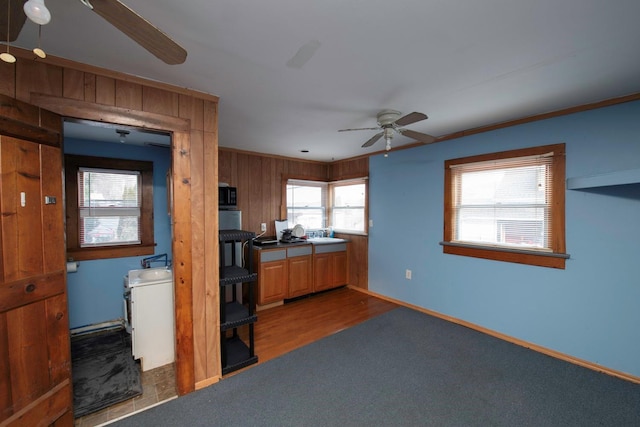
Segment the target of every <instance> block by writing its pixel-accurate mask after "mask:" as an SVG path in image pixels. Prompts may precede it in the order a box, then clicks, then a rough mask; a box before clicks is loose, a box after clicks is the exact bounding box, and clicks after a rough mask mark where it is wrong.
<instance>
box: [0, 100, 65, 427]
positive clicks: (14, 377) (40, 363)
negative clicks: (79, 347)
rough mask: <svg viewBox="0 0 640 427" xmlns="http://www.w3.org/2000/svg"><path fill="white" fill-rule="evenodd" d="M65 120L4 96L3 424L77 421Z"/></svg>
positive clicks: (0, 232) (0, 117) (0, 231)
mask: <svg viewBox="0 0 640 427" xmlns="http://www.w3.org/2000/svg"><path fill="white" fill-rule="evenodd" d="M61 127H62V120H61V118H60V116H57V115H55V114H53V113H50V112H47V111H44V110H41V109H39V108H38V107H34V106H31V105H28V104H25V103H23V102H20V101H17V100H15V99H13V98H9V97H6V96H0V173H1V176H2V181H1V182H0V212H1V215H0V249H1V253H0V425H2V426H5V425H7V426H26V425H29V426H36V425H45V426H46V425H55V426H71V425H73V412H72V389H71V387H72V386H71V362H70V344H69V322H68V319H67V291H66V271H65V270H66V268H65V266H66V263H65V261H66V260H65V245H64V229H63V225H64V218H63V203H64V200H63V194H62V153H61ZM45 199H46V202H45Z"/></svg>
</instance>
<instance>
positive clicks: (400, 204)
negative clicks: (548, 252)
mask: <svg viewBox="0 0 640 427" xmlns="http://www.w3.org/2000/svg"><path fill="white" fill-rule="evenodd" d="M563 142H564V143H566V151H567V156H566V165H567V172H566V177H567V178H571V177H576V176H584V175H592V174H597V173H605V172H613V171H618V170H625V169H637V168H640V102H634V103H627V104H620V105H616V106H612V107H607V108H602V109H598V110H591V111H586V112H581V113H576V114H572V115H568V116H562V117H556V118H553V119H549V120H544V121H538V122H533V123H527V124H524V125H519V126H514V127H510V128H506V129H500V130H496V131H492V132H487V133H483V134H479V135H472V136H468V137H464V138H460V139H457V140H452V141H446V142H443V143H439V144H433V145H426V146H421V147H418V148H413V149H408V150H403V151H398V152H392V153H391V154H390V155H389V157H388V158H384V157H383V156H375V157H372V158H371V159H370V189H369V191H370V219H372V220H373V223H374V226H373V227H372V228H370V230H369V289H370V290H371V291H373V292H376V293H379V294H383V295H386V296H389V297H391V298H395V299H398V300H401V301H405V302H407V303H410V304H414V305H417V306H420V307H423V308H426V309H430V310H434V311H436V312H439V313H442V314H446V315H449V316H453V317H456V318H458V319H462V320H465V321H468V322H471V323H474V324H476V325H480V326H483V327H485V328H489V329H492V330H495V331H498V332H501V333H504V334H507V335H509V336H512V337H515V338H518V339H521V340H524V341H528V342H531V343H535V344H538V345H541V346H543V347H547V348H550V349H554V350H556V351H559V352H562V353H565V354H568V355H572V356H574V357H577V358H580V359H585V360H588V361H590V362H594V363H597V364H601V365H603V366H606V367H608V368H610V369H614V370H618V371H622V372H626V373H629V374H632V375H635V376H637V377H640V339H639V337H640V335H639V333H638V328H639V327H640V307H639V306H640V274H639V272H640V270H639V267H638V266H639V265H640V250H639V245H640V184H634V185H627V186H619V187H609V188H605V189H598V190H597V191H595V190H592V191H576V190H567V192H566V242H567V252H568V253H569V254H570V255H571V258H570V259H569V260H567V263H566V269H565V270H557V269H551V268H544V267H533V266H526V265H520V264H513V263H506V262H499V261H491V260H483V259H476V258H469V257H463V256H458V255H448V254H443V253H442V247H441V246H440V245H439V242H440V241H441V240H442V238H443V192H444V183H443V179H444V161H445V160H447V159H453V158H458V157H464V156H470V155H475V154H482V153H490V152H497V151H504V150H510V149H515V148H523V147H532V146H539V145H547V144H556V143H563ZM406 269H410V270H412V273H413V274H412V276H413V278H412V280H407V279H405V270H406Z"/></svg>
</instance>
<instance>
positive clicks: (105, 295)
mask: <svg viewBox="0 0 640 427" xmlns="http://www.w3.org/2000/svg"><path fill="white" fill-rule="evenodd" d="M63 151H64V154H65V155H74V156H91V157H98V158H109V159H119V161H122V162H127V161H145V162H151V163H153V215H152V216H153V230H154V239H153V240H154V242H153V243H154V245H155V246H154V250H153V254H152V255H149V256H128V257H126V256H125V257H115V258H105V259H92V260H82V261H78V262H76V263H74V266H75V265H77V269H75V271H74V272H69V273H68V274H67V289H68V297H69V322H70V330H71V341H72V360H77V361H78V362H77V365H78V366H80V363H81V362H80V360H82V364H83V365H82V366H85V365H84V364H85V363H86V362H87V361H86V360H85V359H86V358H84V357H83V358H81V359H75V358H74V354H73V351H74V348H76V349H79V350H78V351H80V350H82V349H83V347H86V345H80V344H78V343H80V342H82V343H90V342H94V343H95V345H96V346H100V345H101V344H99V343H100V342H101V341H100V339H102V340H103V341H104V340H107V342H109V341H108V340H113V339H114V338H112V337H113V336H114V335H117V336H119V337H120V338H115V341H114V342H117V344H118V345H124V346H128V349H127V351H128V356H129V358H131V359H133V356H132V348H131V347H132V342H131V335H129V334H126V328H125V323H126V322H125V321H126V320H127V311H126V301H125V299H124V298H123V297H124V295H125V294H126V292H125V291H126V290H125V287H124V285H125V276H127V274H128V272H129V271H131V270H139V269H142V265H141V261H142V260H143V259H147V260H148V259H149V258H155V256H156V255H160V256H161V257H160V258H159V259H158V261H162V265H163V266H165V267H166V266H167V264H170V261H171V260H172V259H173V256H172V234H173V221H172V220H171V216H170V214H171V204H170V201H171V200H170V199H171V198H170V196H169V195H170V193H171V191H170V190H171V188H170V180H169V179H168V177H170V175H171V174H170V171H171V164H172V154H171V153H172V150H171V134H170V133H169V132H163V131H149V130H146V129H141V128H137V127H131V126H124V125H115V124H110V123H104V122H92V121H89V120H77V119H65V121H64V145H63ZM103 185H108V184H106V183H105V184H103ZM90 191H91V197H90V198H91V200H92V201H93V202H92V203H98V204H105V205H108V206H118V200H116V199H117V195H115V196H114V195H110V196H107V193H109V190H108V189H100V188H99V187H98V184H93V186H92V189H91V190H90ZM121 192H122V191H120V193H121ZM67 193H69V191H68V190H67ZM86 219H87V218H86V217H85V218H84V221H82V224H84V223H85V222H86ZM91 220H92V221H93V222H90V223H88V224H89V225H87V226H86V227H85V228H86V230H85V231H86V236H88V237H87V241H89V244H96V245H100V244H102V242H105V243H106V244H109V242H110V239H112V238H113V237H114V236H113V235H115V234H116V233H117V231H119V230H121V228H122V227H118V226H117V224H115V223H114V221H115V222H116V223H117V222H119V221H120V222H122V221H121V219H120V218H119V217H116V218H115V219H114V218H109V217H101V216H99V215H98V216H97V217H96V218H95V219H94V218H91ZM94 223H95V224H94ZM112 223H113V224H112ZM90 227H91V228H90ZM92 233H93V234H92ZM109 233H111V234H109ZM96 236H97V237H96ZM89 237H91V239H93V240H91V239H89ZM116 241H117V239H116ZM162 255H165V256H164V257H162ZM167 261H168V262H167ZM146 264H147V265H149V264H151V262H147V263H146ZM150 266H151V267H159V266H160V264H151V265H150ZM172 306H173V304H171V308H172ZM167 315H170V316H172V317H173V316H174V313H173V310H172V309H171V310H169V312H168V313H167ZM122 331H125V333H124V334H121V332H122ZM89 338H91V339H93V340H94V341H91V339H89ZM85 350H86V349H85ZM97 353H100V352H97ZM88 354H91V352H90V351H89V352H88ZM96 357H99V356H96ZM139 360H140V358H139ZM89 366H90V365H89ZM142 368H145V363H144V360H142V363H140V362H138V366H137V371H136V372H135V373H132V375H133V374H137V375H138V376H139V377H141V378H140V379H139V380H137V381H139V383H141V384H142V387H139V388H141V390H140V391H142V394H141V395H137V396H136V397H129V395H126V394H125V395H123V396H122V399H124V400H123V401H119V402H116V403H115V404H114V405H110V406H108V407H105V408H99V409H95V408H92V410H91V413H87V412H86V411H85V412H84V413H86V416H84V417H83V418H80V419H79V420H80V423H82V422H85V421H86V420H91V423H93V422H106V421H109V420H112V419H114V417H119V416H122V415H125V414H126V413H129V412H133V411H135V410H139V409H140V408H141V407H145V406H148V405H151V404H155V403H158V402H160V401H162V400H166V399H167V398H171V397H173V396H176V395H177V392H176V386H175V366H174V365H173V364H168V365H166V366H165V365H163V366H159V367H155V366H154V367H152V368H154V369H148V368H146V369H144V371H143V372H140V371H142ZM83 369H84V368H83ZM72 372H74V379H75V378H76V377H81V376H80V375H76V370H74V364H73V363H72ZM82 380H86V378H85V377H82ZM120 383H127V378H124V379H121V380H120ZM119 385H120V384H119ZM138 386H139V384H138ZM116 388H118V387H116ZM76 390H81V388H80V387H74V393H75V392H76ZM138 392H139V391H138ZM90 394H91V393H90ZM80 397H81V396H80ZM80 401H82V400H80ZM110 403H112V402H110V401H108V400H107V401H105V402H104V404H105V405H106V404H110ZM77 415H82V413H81V414H77ZM86 422H89V421H86ZM86 422H85V423H86Z"/></svg>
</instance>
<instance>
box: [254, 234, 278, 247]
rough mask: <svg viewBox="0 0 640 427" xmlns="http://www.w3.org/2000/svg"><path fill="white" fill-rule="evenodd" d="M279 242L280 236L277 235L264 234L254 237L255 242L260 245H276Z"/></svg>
mask: <svg viewBox="0 0 640 427" xmlns="http://www.w3.org/2000/svg"><path fill="white" fill-rule="evenodd" d="M277 243H278V238H277V237H276V236H263V237H256V238H255V239H253V244H254V245H258V246H269V245H276V244H277Z"/></svg>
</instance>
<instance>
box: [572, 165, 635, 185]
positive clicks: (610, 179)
mask: <svg viewBox="0 0 640 427" xmlns="http://www.w3.org/2000/svg"><path fill="white" fill-rule="evenodd" d="M629 184H640V169H629V170H622V171H616V172H608V173H601V174H597V175H588V176H579V177H575V178H569V179H567V190H586V189H589V188H599V187H611V186H616V185H629Z"/></svg>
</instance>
